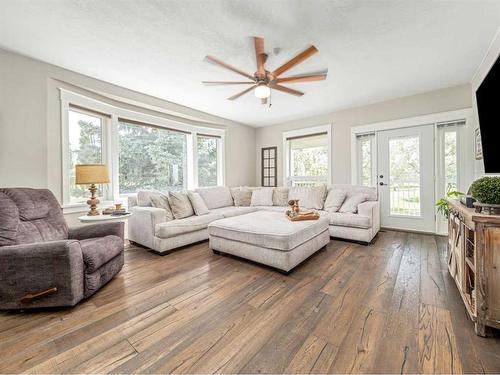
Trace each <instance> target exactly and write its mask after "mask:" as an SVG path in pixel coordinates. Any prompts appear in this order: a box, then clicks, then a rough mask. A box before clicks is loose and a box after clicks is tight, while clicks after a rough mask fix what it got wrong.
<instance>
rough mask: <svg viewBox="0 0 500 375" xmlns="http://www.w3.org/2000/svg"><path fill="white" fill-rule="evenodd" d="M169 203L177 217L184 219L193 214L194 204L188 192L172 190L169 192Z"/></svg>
mask: <svg viewBox="0 0 500 375" xmlns="http://www.w3.org/2000/svg"><path fill="white" fill-rule="evenodd" d="M168 203H170V208H171V209H172V213H173V214H174V217H175V218H176V219H184V218H185V217H189V216H193V215H194V211H193V206H191V201H190V200H189V197H188V195H187V193H186V192H180V191H171V192H170V193H169V194H168Z"/></svg>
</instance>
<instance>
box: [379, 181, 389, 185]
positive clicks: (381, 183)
mask: <svg viewBox="0 0 500 375" xmlns="http://www.w3.org/2000/svg"><path fill="white" fill-rule="evenodd" d="M379 185H380V186H384V185H387V184H384V183H383V182H380V183H379Z"/></svg>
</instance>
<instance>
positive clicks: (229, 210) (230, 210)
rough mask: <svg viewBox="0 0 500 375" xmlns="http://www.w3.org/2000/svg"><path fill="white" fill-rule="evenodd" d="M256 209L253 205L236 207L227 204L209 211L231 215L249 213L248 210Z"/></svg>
mask: <svg viewBox="0 0 500 375" xmlns="http://www.w3.org/2000/svg"><path fill="white" fill-rule="evenodd" d="M255 211H257V209H256V208H255V207H236V206H227V207H219V208H214V209H213V210H210V213H214V214H220V215H222V216H224V217H233V216H239V215H245V214H249V213H250V212H255Z"/></svg>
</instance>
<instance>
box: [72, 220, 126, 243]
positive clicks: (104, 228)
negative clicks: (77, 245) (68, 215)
mask: <svg viewBox="0 0 500 375" xmlns="http://www.w3.org/2000/svg"><path fill="white" fill-rule="evenodd" d="M124 227H125V223H123V222H112V223H101V224H90V225H83V226H79V227H72V228H69V238H70V239H76V240H85V239H87V238H97V237H105V236H118V237H120V238H121V239H122V240H123V239H124V234H123V232H124Z"/></svg>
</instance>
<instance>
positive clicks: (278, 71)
mask: <svg viewBox="0 0 500 375" xmlns="http://www.w3.org/2000/svg"><path fill="white" fill-rule="evenodd" d="M316 52H318V49H317V48H316V47H314V46H311V47H309V48H307V49H306V50H305V51H302V52H301V53H299V54H298V55H297V56H295V57H294V58H293V59H291V60H289V61H288V62H286V63H284V64H283V65H281V66H280V67H279V68H278V69H275V70H274V71H273V72H272V73H271V75H273V76H274V77H279V76H280V75H281V74H283V73H285V72H286V71H287V70H290V69H292V68H293V67H294V66H295V65H298V64H300V63H301V62H302V61H304V60H306V59H308V58H309V57H311V56H312V55H314V54H315V53H316Z"/></svg>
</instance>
